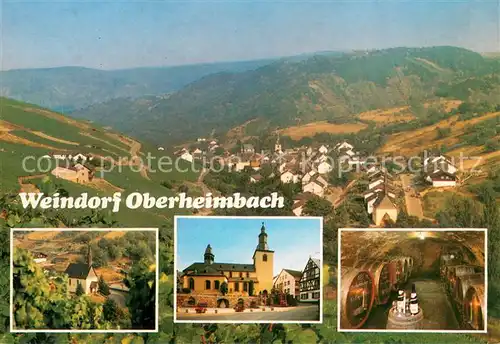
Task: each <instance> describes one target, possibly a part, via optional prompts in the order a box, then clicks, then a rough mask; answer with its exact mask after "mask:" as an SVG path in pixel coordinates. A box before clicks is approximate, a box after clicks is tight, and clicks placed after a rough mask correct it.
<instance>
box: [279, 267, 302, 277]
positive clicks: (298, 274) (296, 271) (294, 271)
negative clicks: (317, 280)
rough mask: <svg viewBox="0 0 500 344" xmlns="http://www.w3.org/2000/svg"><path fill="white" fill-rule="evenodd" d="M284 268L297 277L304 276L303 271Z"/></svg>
mask: <svg viewBox="0 0 500 344" xmlns="http://www.w3.org/2000/svg"><path fill="white" fill-rule="evenodd" d="M283 270H285V271H286V272H288V273H289V274H290V275H292V276H293V277H295V278H300V277H301V276H302V271H299V270H290V269H283Z"/></svg>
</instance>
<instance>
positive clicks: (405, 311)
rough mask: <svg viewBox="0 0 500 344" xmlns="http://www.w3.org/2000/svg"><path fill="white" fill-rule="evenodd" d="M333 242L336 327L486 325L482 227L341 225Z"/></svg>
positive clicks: (458, 328) (464, 328)
mask: <svg viewBox="0 0 500 344" xmlns="http://www.w3.org/2000/svg"><path fill="white" fill-rule="evenodd" d="M360 243H362V245H360ZM339 247H340V249H339V252H340V253H339V269H338V272H339V273H338V279H339V280H338V285H339V288H338V297H337V300H338V307H337V309H338V328H339V331H378V332H393V331H404V332H442V333H444V332H461V333H469V332H471V333H473V332H476V333H485V332H486V326H487V302H488V301H487V300H488V295H487V290H488V280H487V276H488V267H487V260H488V259H487V231H486V230H485V229H481V228H478V229H460V228H451V229H448V228H415V229H409V228H404V229H403V228H401V229H399V228H386V229H383V230H382V229H374V228H367V229H340V230H339Z"/></svg>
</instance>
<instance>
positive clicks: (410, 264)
mask: <svg viewBox="0 0 500 344" xmlns="http://www.w3.org/2000/svg"><path fill="white" fill-rule="evenodd" d="M408 266H409V272H408V276H411V274H412V272H413V267H414V262H413V257H408Z"/></svg>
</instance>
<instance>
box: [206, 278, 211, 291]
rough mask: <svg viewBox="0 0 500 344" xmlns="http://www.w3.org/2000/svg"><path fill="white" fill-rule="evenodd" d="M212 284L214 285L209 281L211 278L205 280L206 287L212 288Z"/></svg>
mask: <svg viewBox="0 0 500 344" xmlns="http://www.w3.org/2000/svg"><path fill="white" fill-rule="evenodd" d="M211 285H212V283H210V281H209V280H206V281H205V289H210V288H211Z"/></svg>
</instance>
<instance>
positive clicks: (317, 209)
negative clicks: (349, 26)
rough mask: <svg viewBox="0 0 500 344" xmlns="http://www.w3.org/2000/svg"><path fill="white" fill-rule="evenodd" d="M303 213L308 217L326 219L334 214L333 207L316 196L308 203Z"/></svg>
mask: <svg viewBox="0 0 500 344" xmlns="http://www.w3.org/2000/svg"><path fill="white" fill-rule="evenodd" d="M303 212H304V214H305V215H308V216H323V217H326V216H328V215H330V214H331V213H332V212H333V207H332V204H331V203H330V202H328V201H327V200H326V199H323V198H321V197H317V196H315V197H313V198H311V199H310V200H308V201H307V202H306V204H305V205H304V210H303Z"/></svg>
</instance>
